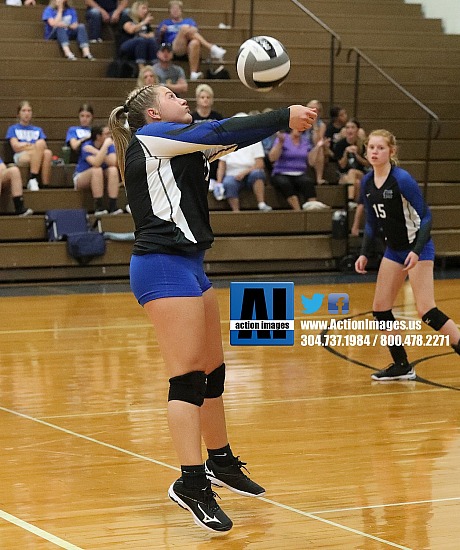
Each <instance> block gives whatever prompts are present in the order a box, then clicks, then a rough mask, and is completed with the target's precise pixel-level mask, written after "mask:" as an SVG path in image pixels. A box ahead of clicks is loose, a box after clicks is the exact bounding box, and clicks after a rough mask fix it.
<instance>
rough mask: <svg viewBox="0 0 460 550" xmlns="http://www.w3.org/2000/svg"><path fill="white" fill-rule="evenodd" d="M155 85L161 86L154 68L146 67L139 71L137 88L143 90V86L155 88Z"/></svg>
mask: <svg viewBox="0 0 460 550" xmlns="http://www.w3.org/2000/svg"><path fill="white" fill-rule="evenodd" d="M155 84H159V81H158V77H157V75H156V74H155V71H154V69H153V67H152V66H151V65H146V66H145V67H143V68H142V69H141V70H140V71H139V76H138V77H137V87H138V88H142V86H154V85H155Z"/></svg>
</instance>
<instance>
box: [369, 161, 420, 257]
mask: <svg viewBox="0 0 460 550" xmlns="http://www.w3.org/2000/svg"><path fill="white" fill-rule="evenodd" d="M360 200H361V202H362V203H363V204H364V207H365V209H366V225H365V228H364V234H365V237H366V239H365V240H367V241H369V240H370V239H372V238H373V237H375V235H376V230H377V228H378V227H381V228H382V230H383V234H384V237H385V240H386V243H387V245H388V246H389V247H390V248H392V249H393V250H414V252H417V253H418V254H420V251H421V249H422V248H423V246H424V245H425V244H426V243H427V242H428V240H429V238H430V229H431V212H430V209H429V208H428V206H427V205H426V203H425V201H424V200H423V197H422V194H421V193H420V189H419V186H418V184H417V182H416V181H415V180H414V178H413V177H412V176H411V175H410V174H409V173H408V172H406V170H403V169H402V168H399V167H397V166H393V167H392V168H391V171H390V173H389V175H388V178H387V179H386V181H385V183H384V184H383V185H382V187H380V188H377V187H376V186H375V182H374V172H373V171H371V172H369V173H368V174H366V175H365V176H364V178H363V179H362V181H361V198H360Z"/></svg>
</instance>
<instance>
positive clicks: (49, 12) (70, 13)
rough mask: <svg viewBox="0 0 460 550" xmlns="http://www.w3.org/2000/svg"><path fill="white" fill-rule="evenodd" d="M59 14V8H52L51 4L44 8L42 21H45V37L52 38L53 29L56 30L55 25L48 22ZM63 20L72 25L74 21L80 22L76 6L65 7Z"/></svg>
mask: <svg viewBox="0 0 460 550" xmlns="http://www.w3.org/2000/svg"><path fill="white" fill-rule="evenodd" d="M56 15H57V9H56V8H52V7H51V6H47V7H46V8H45V9H44V10H43V14H42V21H44V22H45V39H46V40H48V39H49V38H51V35H52V34H53V31H54V30H55V27H52V26H51V25H49V24H48V19H54V18H55V17H56ZM62 21H64V23H66V24H67V26H69V25H72V24H73V23H77V22H78V17H77V12H76V11H75V9H74V8H69V7H67V8H65V10H64V11H63V12H62Z"/></svg>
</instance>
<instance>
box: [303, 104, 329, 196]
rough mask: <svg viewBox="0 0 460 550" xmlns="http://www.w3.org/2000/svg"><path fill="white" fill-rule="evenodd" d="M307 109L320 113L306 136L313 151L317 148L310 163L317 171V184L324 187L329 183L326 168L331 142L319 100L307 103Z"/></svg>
mask: <svg viewBox="0 0 460 550" xmlns="http://www.w3.org/2000/svg"><path fill="white" fill-rule="evenodd" d="M307 107H310V108H311V109H316V112H317V113H318V118H317V119H316V120H315V122H314V124H313V126H312V127H311V128H309V129H308V130H307V131H306V132H305V135H306V136H307V138H308V140H309V142H310V147H311V149H314V148H315V147H317V148H316V153H315V154H314V155H311V156H310V158H309V163H310V166H311V167H312V168H313V170H314V171H315V175H316V184H317V185H322V184H323V183H327V181H326V180H325V179H324V168H325V166H326V162H327V160H328V159H329V155H330V153H329V151H330V143H331V140H330V139H329V138H326V123H325V122H324V121H323V119H322V118H321V115H322V111H323V106H322V104H321V103H320V102H319V101H318V100H317V99H312V100H311V101H309V102H308V103H307Z"/></svg>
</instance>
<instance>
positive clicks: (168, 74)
mask: <svg viewBox="0 0 460 550" xmlns="http://www.w3.org/2000/svg"><path fill="white" fill-rule="evenodd" d="M157 57H158V62H157V63H155V65H154V66H153V70H154V72H155V74H156V75H157V77H158V80H159V82H160V84H164V85H165V86H167V87H168V88H169V89H170V90H171V91H172V92H174V93H175V94H176V95H178V96H180V95H183V94H185V93H187V90H188V82H187V80H186V78H185V73H184V69H183V68H182V67H179V65H174V64H173V62H172V59H173V52H172V46H171V44H167V43H163V44H161V46H160V49H159V50H158V52H157Z"/></svg>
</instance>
